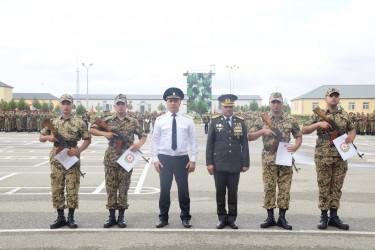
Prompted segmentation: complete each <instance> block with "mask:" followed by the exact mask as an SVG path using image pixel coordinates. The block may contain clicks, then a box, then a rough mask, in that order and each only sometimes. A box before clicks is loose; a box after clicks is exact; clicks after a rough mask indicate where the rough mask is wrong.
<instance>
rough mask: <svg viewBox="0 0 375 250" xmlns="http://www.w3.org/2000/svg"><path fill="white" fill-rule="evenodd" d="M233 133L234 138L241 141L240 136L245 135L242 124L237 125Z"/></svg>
mask: <svg viewBox="0 0 375 250" xmlns="http://www.w3.org/2000/svg"><path fill="white" fill-rule="evenodd" d="M233 133H234V136H237V139H239V138H240V136H242V135H243V131H242V126H241V123H235V126H234V128H233Z"/></svg>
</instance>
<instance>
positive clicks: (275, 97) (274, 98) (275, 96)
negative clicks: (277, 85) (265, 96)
mask: <svg viewBox="0 0 375 250" xmlns="http://www.w3.org/2000/svg"><path fill="white" fill-rule="evenodd" d="M272 101H279V102H283V95H282V94H281V93H280V92H273V93H271V95H270V102H272Z"/></svg>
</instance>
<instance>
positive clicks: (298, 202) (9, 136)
mask: <svg viewBox="0 0 375 250" xmlns="http://www.w3.org/2000/svg"><path fill="white" fill-rule="evenodd" d="M197 133H198V141H199V157H198V162H197V166H196V171H195V172H194V173H192V174H191V175H190V176H189V189H190V198H191V215H192V224H193V227H192V228H191V229H185V228H184V227H183V226H182V225H181V220H180V218H179V206H178V200H177V189H176V184H175V183H173V186H172V194H171V199H172V205H171V210H170V219H169V225H168V226H166V227H165V228H162V229H157V228H155V224H156V222H157V221H158V212H159V211H158V199H159V178H158V174H157V173H156V171H155V170H154V167H153V164H149V163H146V162H145V161H143V160H141V161H139V162H138V163H137V165H136V167H135V168H134V172H133V175H132V183H131V188H130V191H129V204H130V207H129V209H128V210H126V212H125V217H126V222H127V228H125V229H120V228H118V227H117V226H114V227H112V228H111V229H104V228H103V223H104V222H105V221H106V220H107V218H108V210H107V209H106V207H105V205H106V192H105V185H104V167H103V164H102V162H103V156H104V151H105V149H106V147H107V140H106V139H105V138H104V137H95V136H93V140H92V143H91V145H90V146H89V148H88V149H87V150H86V151H84V152H83V153H82V155H81V169H82V172H85V173H86V177H85V178H83V179H82V178H81V188H80V196H79V198H80V201H79V209H78V210H77V211H76V215H75V219H76V222H77V223H78V226H79V228H78V229H69V228H68V227H67V226H66V227H63V228H61V229H57V230H50V229H49V225H50V224H51V223H52V222H53V221H54V220H55V219H56V217H57V213H56V211H55V210H54V209H53V208H52V202H51V189H50V178H49V176H50V168H49V152H50V150H51V147H52V145H51V143H49V142H47V143H40V142H39V140H38V138H39V134H38V133H4V132H0V249H15V248H16V249H20V248H25V249H31V248H35V249H43V248H45V249H51V248H57V249H74V248H75V249H119V248H127V249H137V248H138V249H142V248H144V249H146V248H150V249H197V248H200V249H228V248H234V249H238V248H244V249H249V248H257V249H259V248H264V249H271V248H272V249H275V248H276V249H290V248H295V249H309V248H316V249H332V248H340V249H374V248H375V136H368V135H366V136H357V138H356V140H355V144H356V146H357V147H358V149H359V151H360V152H362V153H365V155H364V158H363V159H360V158H359V157H358V156H355V157H353V158H352V159H350V160H349V171H348V173H347V176H346V179H345V183H344V187H343V196H342V199H341V208H340V209H339V210H338V212H339V216H340V218H341V219H342V220H343V221H344V222H346V223H348V224H349V225H350V230H349V231H343V230H339V229H337V228H332V227H328V229H327V230H319V229H317V227H316V225H317V223H318V221H319V217H320V210H319V209H318V186H317V182H316V171H315V166H314V162H313V153H314V146H315V139H316V135H315V134H312V135H308V136H304V137H303V143H302V146H301V148H300V149H299V151H298V152H297V153H296V154H295V159H296V163H297V166H298V167H299V168H301V170H300V172H299V173H296V172H294V176H293V182H292V189H291V203H290V209H289V210H288V211H287V214H286V218H287V220H288V222H289V223H290V224H291V225H292V226H293V230H292V231H286V230H283V229H281V228H279V227H271V228H269V229H261V228H260V227H259V225H260V223H261V222H262V221H264V220H265V218H266V210H265V209H263V208H262V196H263V184H262V171H261V155H260V153H261V149H262V143H261V139H258V140H257V141H255V142H250V144H249V146H250V159H251V166H250V170H249V171H248V172H246V173H243V174H241V177H240V184H239V194H238V195H239V197H238V201H239V204H238V214H239V215H238V218H237V222H238V225H239V227H240V229H239V230H232V229H230V228H229V227H226V228H225V229H223V230H217V229H216V222H217V216H216V202H215V185H214V180H213V177H212V176H210V175H209V174H208V172H207V170H206V166H205V148H206V135H205V134H204V130H203V125H197ZM150 145H151V135H150V136H149V138H148V140H147V142H146V143H145V145H144V146H143V147H142V148H141V151H142V152H143V153H144V156H145V157H146V158H150V157H151V154H150ZM275 212H276V211H275ZM66 213H67V212H66ZM277 214H278V213H276V215H277Z"/></svg>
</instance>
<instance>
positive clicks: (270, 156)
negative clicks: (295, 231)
mask: <svg viewBox="0 0 375 250" xmlns="http://www.w3.org/2000/svg"><path fill="white" fill-rule="evenodd" d="M269 104H270V107H271V111H270V112H269V116H270V118H271V122H272V124H273V126H274V127H275V128H278V129H279V130H280V132H281V134H282V137H283V142H287V143H288V142H289V141H290V134H292V135H293V137H294V138H295V139H296V142H295V144H294V145H293V146H289V147H287V151H288V152H290V153H292V154H293V153H294V152H296V151H297V150H298V148H299V147H300V146H301V143H302V132H301V130H300V128H299V126H298V123H297V122H296V120H295V119H294V118H293V117H292V116H290V115H289V114H286V113H284V112H283V111H282V106H283V104H284V103H283V96H282V94H281V93H279V92H274V93H272V94H271V96H270V101H269ZM260 136H262V139H263V151H262V169H263V186H264V198H263V207H264V208H265V209H267V213H268V217H267V219H266V220H265V221H264V222H263V223H262V224H261V225H260V227H262V228H268V227H271V226H275V225H277V226H279V227H282V228H284V229H287V230H292V226H291V225H290V224H289V223H288V222H287V221H286V219H285V213H286V210H288V209H289V202H290V188H291V185H292V176H293V168H292V166H282V165H276V151H275V152H271V151H270V149H271V147H272V145H273V144H274V143H277V142H275V140H276V138H275V136H276V134H275V132H273V131H272V130H271V128H270V127H269V126H268V125H267V123H266V122H265V121H263V119H262V118H259V119H258V120H257V121H256V122H255V124H254V126H253V127H252V128H251V130H250V132H249V133H248V140H249V141H254V140H257V139H258V138H259V137H260ZM276 186H277V187H278V189H279V193H278V195H277V206H278V207H279V219H278V221H277V223H276V221H275V217H274V211H273V210H274V209H275V208H276V205H275V202H276Z"/></svg>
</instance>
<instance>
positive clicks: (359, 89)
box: [292, 85, 375, 101]
mask: <svg viewBox="0 0 375 250" xmlns="http://www.w3.org/2000/svg"><path fill="white" fill-rule="evenodd" d="M328 88H337V89H338V90H339V91H340V98H341V99H343V98H344V99H372V98H375V85H322V86H320V87H318V88H316V89H313V90H311V91H309V92H307V93H305V94H303V95H300V96H298V97H296V98H294V99H292V101H294V100H299V99H322V98H324V97H325V95H326V91H327V89H328Z"/></svg>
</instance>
